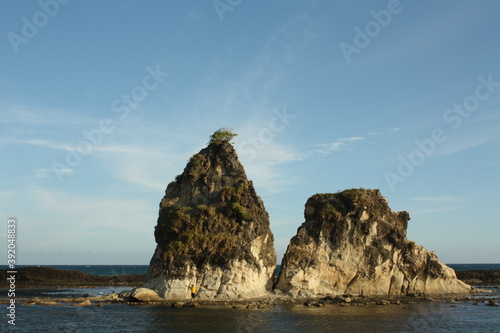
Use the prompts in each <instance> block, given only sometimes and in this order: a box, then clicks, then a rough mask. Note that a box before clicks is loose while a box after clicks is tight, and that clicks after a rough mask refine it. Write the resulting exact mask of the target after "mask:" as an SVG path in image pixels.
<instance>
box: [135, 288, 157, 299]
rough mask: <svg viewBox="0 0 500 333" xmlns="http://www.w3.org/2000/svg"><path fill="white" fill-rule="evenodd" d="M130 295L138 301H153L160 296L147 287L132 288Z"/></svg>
mask: <svg viewBox="0 0 500 333" xmlns="http://www.w3.org/2000/svg"><path fill="white" fill-rule="evenodd" d="M130 297H131V298H132V299H134V300H137V301H139V302H151V301H153V302H154V301H158V300H160V296H158V294H157V293H156V291H154V290H151V289H148V288H137V289H134V290H132V295H131V296H130Z"/></svg>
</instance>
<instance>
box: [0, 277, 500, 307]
mask: <svg viewBox="0 0 500 333" xmlns="http://www.w3.org/2000/svg"><path fill="white" fill-rule="evenodd" d="M456 273H457V276H459V277H466V278H467V279H470V280H467V281H468V282H469V283H472V282H473V284H474V285H476V286H477V285H481V286H482V285H495V284H497V285H500V271H485V270H475V271H462V272H456ZM0 275H1V281H2V284H0V289H2V295H7V293H6V292H4V290H6V289H7V285H6V283H5V282H4V281H6V270H0ZM144 278H145V276H144V274H128V275H113V276H94V275H91V274H87V273H84V272H80V271H71V270H60V269H55V268H50V267H25V268H19V269H18V281H19V282H18V289H17V294H18V297H17V301H18V302H19V303H20V304H21V305H22V306H26V305H45V306H104V305H110V304H128V305H158V306H170V307H177V308H178V307H190V308H198V307H207V306H219V307H232V308H235V309H250V310H251V309H267V308H270V307H273V306H278V305H281V306H306V307H323V306H342V307H343V306H372V305H374V306H375V305H377V306H378V305H386V306H409V305H411V304H416V303H429V302H439V303H449V304H450V306H453V304H454V303H470V304H473V305H498V304H499V303H500V292H499V291H498V288H495V286H492V287H493V289H496V290H493V293H488V294H484V297H483V294H482V292H485V291H484V290H479V289H476V292H477V293H476V294H474V295H441V296H436V295H432V296H429V295H422V294H414V295H399V296H365V297H363V296H357V295H350V294H345V295H336V296H331V295H326V296H323V297H290V296H286V295H278V294H269V295H267V296H264V297H258V298H250V299H227V300H215V299H195V300H194V301H192V300H191V299H170V300H165V299H161V298H158V297H150V295H148V294H147V290H146V294H143V295H141V296H138V295H134V292H135V291H138V290H141V289H144V288H135V289H132V288H130V290H129V291H125V292H121V293H118V294H117V293H111V294H109V295H104V296H81V295H79V296H76V297H66V296H62V297H61V296H57V297H56V296H53V297H45V296H43V293H42V292H41V291H45V292H47V291H57V290H62V289H64V288H92V287H98V286H99V287H116V286H124V287H126V286H130V287H139V286H141V285H142V281H143V280H144ZM82 290H85V289H82ZM83 295H85V294H83ZM134 296H137V298H136V297H134ZM156 296H157V295H156ZM6 302H8V299H7V298H6V297H0V304H6Z"/></svg>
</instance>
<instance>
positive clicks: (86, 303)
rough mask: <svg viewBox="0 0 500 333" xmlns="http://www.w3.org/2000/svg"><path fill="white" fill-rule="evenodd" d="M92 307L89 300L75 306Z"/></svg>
mask: <svg viewBox="0 0 500 333" xmlns="http://www.w3.org/2000/svg"><path fill="white" fill-rule="evenodd" d="M91 305H92V303H91V302H90V301H89V300H88V299H87V300H85V301H83V302H81V303H77V304H75V305H74V306H91Z"/></svg>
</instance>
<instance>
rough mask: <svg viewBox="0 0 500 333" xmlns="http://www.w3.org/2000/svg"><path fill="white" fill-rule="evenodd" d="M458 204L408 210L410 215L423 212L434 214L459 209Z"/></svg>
mask: <svg viewBox="0 0 500 333" xmlns="http://www.w3.org/2000/svg"><path fill="white" fill-rule="evenodd" d="M459 209H460V207H459V206H445V207H435V208H429V209H424V210H417V211H412V212H410V215H424V214H436V213H448V212H453V211H456V210H459Z"/></svg>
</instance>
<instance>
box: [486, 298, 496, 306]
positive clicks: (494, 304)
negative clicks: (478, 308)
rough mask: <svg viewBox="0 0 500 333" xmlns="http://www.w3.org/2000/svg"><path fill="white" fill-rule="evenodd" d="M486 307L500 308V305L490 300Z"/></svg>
mask: <svg viewBox="0 0 500 333" xmlns="http://www.w3.org/2000/svg"><path fill="white" fill-rule="evenodd" d="M486 305H491V306H498V304H497V303H496V302H495V301H494V300H492V299H490V301H489V302H488V304H486Z"/></svg>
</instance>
